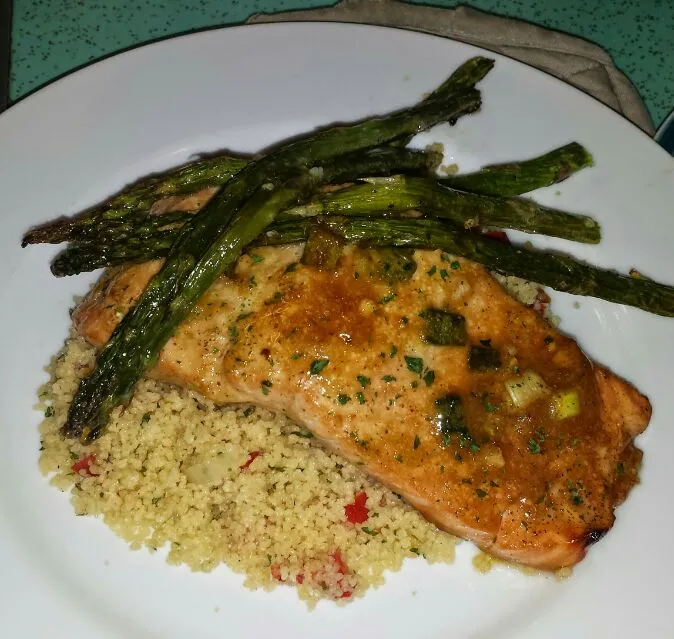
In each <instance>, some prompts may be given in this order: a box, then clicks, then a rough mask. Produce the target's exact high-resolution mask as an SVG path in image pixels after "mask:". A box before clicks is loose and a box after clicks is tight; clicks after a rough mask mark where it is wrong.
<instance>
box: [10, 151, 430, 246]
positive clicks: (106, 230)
mask: <svg viewBox="0 0 674 639" xmlns="http://www.w3.org/2000/svg"><path fill="white" fill-rule="evenodd" d="M229 159H230V160H233V158H229ZM441 161H442V154H441V153H439V152H437V151H432V150H424V151H418V150H413V149H401V148H392V147H378V148H374V149H369V150H367V151H365V152H357V153H349V154H346V155H344V156H341V157H338V158H335V160H334V161H332V162H331V163H330V166H327V167H326V168H325V170H327V171H329V172H330V173H331V175H332V176H333V180H334V181H336V182H342V181H349V180H353V179H355V178H357V177H359V176H361V175H375V176H386V175H391V174H392V173H398V172H401V173H409V174H411V175H430V174H433V173H434V172H435V170H436V169H437V167H438V166H439V165H440V162H441ZM242 166H243V161H241V167H240V168H242ZM317 170H319V169H318V167H317ZM320 170H323V169H322V168H321V169H320ZM202 173H203V171H202ZM190 175H192V174H190ZM229 177H231V173H230V175H229ZM229 177H228V178H227V179H229ZM175 179H177V178H175ZM167 184H169V185H170V186H167ZM193 184H194V182H193ZM221 184H222V183H220V184H218V185H219V186H221ZM162 185H163V186H161V188H162V189H163V191H162V193H167V192H168V190H169V188H170V189H173V193H177V191H176V190H175V189H176V188H177V187H176V185H175V180H166V181H165V182H163V183H162ZM210 186H213V184H212V183H211V184H210ZM144 188H145V187H144ZM147 188H149V187H147ZM152 188H153V189H155V188H156V187H152ZM156 193H157V191H154V190H153V194H155V195H154V196H153V197H155V199H160V198H161V197H164V195H161V196H157V195H156ZM119 198H126V200H127V201H131V200H133V201H134V202H135V203H136V204H138V203H139V202H140V201H141V200H140V199H138V198H137V194H135V193H134V194H131V195H129V194H125V193H122V194H121V195H120V196H118V199H119ZM149 201H150V200H149V199H146V200H143V202H145V203H148V202H149ZM188 219H189V214H187V213H182V212H171V213H162V214H157V215H154V214H152V213H151V212H150V206H147V207H146V208H136V209H134V208H132V207H131V206H129V207H128V208H119V207H118V208H113V209H109V210H103V209H101V210H99V212H98V213H97V212H95V211H94V210H92V211H89V212H87V213H85V214H84V215H81V216H77V217H74V218H68V219H65V220H57V221H56V222H50V223H48V224H46V225H43V226H40V227H37V228H35V229H32V230H31V231H29V232H28V233H27V234H26V235H25V236H24V238H23V246H26V245H27V244H43V243H52V244H58V243H60V242H64V241H71V242H72V241H75V242H85V241H96V242H106V243H117V242H119V241H121V240H123V239H124V238H126V237H129V238H131V237H138V235H139V234H144V235H150V234H153V233H155V232H156V231H158V230H161V229H162V228H166V227H167V226H170V225H174V224H175V225H182V224H183V223H184V222H185V221H187V220H188Z"/></svg>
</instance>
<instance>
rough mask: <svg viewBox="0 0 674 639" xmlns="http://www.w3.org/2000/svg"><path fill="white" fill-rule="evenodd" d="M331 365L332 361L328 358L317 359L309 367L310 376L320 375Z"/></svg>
mask: <svg viewBox="0 0 674 639" xmlns="http://www.w3.org/2000/svg"><path fill="white" fill-rule="evenodd" d="M329 363H330V360H329V359H328V358H327V357H321V359H315V360H314V361H313V362H311V366H309V375H318V374H319V373H320V372H321V371H322V370H323V369H324V368H325V367H326V366H327V365H328V364H329Z"/></svg>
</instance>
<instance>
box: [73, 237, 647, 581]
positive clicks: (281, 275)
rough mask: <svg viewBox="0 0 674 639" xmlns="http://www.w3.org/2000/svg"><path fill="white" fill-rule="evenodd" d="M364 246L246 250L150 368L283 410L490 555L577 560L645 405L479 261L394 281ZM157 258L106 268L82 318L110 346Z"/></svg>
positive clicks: (603, 509)
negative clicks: (307, 251)
mask: <svg viewBox="0 0 674 639" xmlns="http://www.w3.org/2000/svg"><path fill="white" fill-rule="evenodd" d="M368 255H369V254H368V253H367V251H364V250H363V249H357V248H354V247H347V248H346V249H345V251H344V254H343V255H342V257H341V259H340V261H339V264H338V266H337V268H336V270H335V271H330V272H326V271H321V270H317V269H315V268H311V267H308V266H304V265H302V264H300V263H299V258H300V256H301V248H298V247H296V246H285V247H267V248H260V249H255V250H254V252H253V253H252V254H248V255H244V256H243V257H242V258H241V259H240V260H239V263H238V265H237V268H236V271H235V273H234V274H232V276H231V277H222V278H220V279H219V280H218V281H217V282H216V283H215V284H214V285H213V286H212V287H211V288H210V289H209V291H208V292H207V294H206V295H205V296H204V297H203V299H202V300H201V301H200V303H199V305H198V307H197V308H196V309H195V310H194V312H193V313H192V315H191V316H190V317H189V318H188V320H187V321H185V322H184V323H183V325H182V326H181V327H180V328H179V330H178V331H177V332H176V334H175V336H174V337H173V338H172V339H171V340H170V342H168V343H167V344H166V346H165V347H164V349H163V351H162V353H161V357H160V360H159V362H158V364H157V365H156V367H155V368H154V370H152V371H151V373H150V374H151V375H152V377H154V378H156V379H158V380H163V381H166V382H169V383H173V384H179V385H181V386H185V387H189V388H190V389H193V390H195V391H197V392H199V393H201V394H203V395H205V396H206V397H208V398H210V399H212V400H214V401H215V402H218V403H221V404H227V403H238V402H243V403H252V404H257V405H260V406H264V407H266V408H269V409H272V410H277V411H282V412H283V413H285V414H286V415H288V416H289V417H291V418H292V419H294V420H296V421H297V422H298V423H301V424H302V425H304V426H306V427H307V428H308V429H310V430H311V431H312V432H313V433H314V434H315V435H316V436H317V437H318V438H320V439H321V440H322V441H323V442H324V443H325V444H327V445H328V446H329V447H331V448H332V449H333V450H335V451H338V452H339V453H341V454H342V455H343V456H344V457H346V458H348V459H350V460H351V461H353V462H356V463H358V464H361V465H362V468H363V469H364V470H365V471H366V472H367V473H369V474H370V475H371V476H373V477H375V478H377V479H378V480H379V481H381V482H382V483H383V484H385V485H387V486H388V487H390V488H391V489H392V490H394V491H395V492H397V493H399V494H400V495H402V496H403V497H404V498H405V499H406V500H407V501H408V502H409V503H410V504H411V505H412V506H414V507H415V508H417V509H418V510H419V511H420V512H421V513H422V514H423V515H424V516H425V517H426V518H428V519H429V520H431V521H433V522H435V524H437V525H438V526H439V527H440V528H442V529H444V530H446V531H448V532H450V533H453V534H455V535H457V536H459V537H462V538H465V539H468V540H470V541H472V542H474V543H475V544H476V545H477V546H479V547H480V548H481V549H482V550H484V551H486V552H488V553H490V554H492V555H495V556H497V557H500V558H503V559H506V560H509V561H514V562H518V563H521V564H525V565H529V566H533V567H536V568H541V569H550V570H553V569H557V568H560V567H564V566H570V565H573V564H575V563H577V562H578V561H580V560H581V559H582V558H583V557H584V555H585V553H586V549H587V547H588V546H589V545H590V544H591V543H593V542H595V541H597V540H598V539H599V538H600V537H601V536H602V535H603V534H604V533H605V532H606V531H607V530H608V529H609V528H611V526H612V524H613V522H614V508H615V506H616V505H618V504H619V503H620V502H621V501H622V500H623V499H624V498H625V497H626V495H627V493H628V491H629V490H630V488H631V487H632V486H633V485H634V484H635V482H636V481H637V473H638V467H639V464H640V460H641V452H640V451H639V450H638V449H637V448H635V446H634V445H633V443H632V440H633V438H634V437H635V436H636V435H638V434H639V433H640V432H642V431H643V430H644V428H645V427H646V426H647V424H648V421H649V419H650V413H651V410H650V405H649V402H648V400H647V399H646V398H645V397H644V396H643V395H641V394H640V393H639V392H638V391H637V390H636V389H634V388H633V387H632V386H631V385H630V384H628V383H627V382H625V381H623V380H621V379H619V378H617V377H616V376H615V375H613V374H612V373H611V372H609V371H607V370H606V369H604V368H602V367H601V366H598V365H596V364H594V363H593V362H591V361H590V360H589V359H588V358H587V357H586V356H585V355H584V354H583V352H582V351H581V350H580V348H579V347H578V345H577V344H576V343H575V342H574V341H573V340H572V339H570V338H568V337H566V336H564V335H563V334H561V333H559V332H558V331H557V330H555V329H554V328H553V327H552V326H551V325H550V324H549V323H548V322H547V321H546V320H545V319H544V318H543V317H541V316H540V314H538V313H537V312H535V311H534V310H532V309H531V308H529V307H527V306H524V305H522V304H521V303H519V302H518V301H516V300H515V299H513V298H512V297H511V296H510V295H509V294H508V293H507V292H506V291H505V289H504V288H503V287H502V286H501V285H500V284H499V283H498V282H497V281H496V280H495V279H494V278H493V277H492V276H491V275H490V274H489V273H488V272H487V271H486V270H485V269H484V268H482V267H481V266H479V265H477V264H474V263H472V262H469V261H466V260H462V259H454V258H450V257H449V256H447V255H444V254H442V253H441V252H439V251H416V252H415V253H414V256H413V258H414V262H415V263H416V270H414V272H413V273H410V276H409V277H408V278H407V279H405V280H404V281H397V282H391V281H387V280H386V279H381V278H379V277H375V276H371V274H370V273H367V272H366V271H367V269H363V264H367V263H368V262H367V259H369V257H368ZM159 267H160V263H159V262H149V263H145V264H140V265H137V266H131V267H126V268H123V269H118V270H113V271H110V272H109V273H107V274H106V275H104V276H103V278H102V279H101V280H100V281H99V282H98V284H97V285H96V286H95V287H94V288H93V289H92V291H91V292H90V294H89V295H88V296H87V298H86V299H85V300H84V301H83V302H82V303H81V305H80V306H79V307H78V308H77V309H76V311H75V313H74V316H73V319H74V323H75V326H76V328H77V330H78V331H79V333H80V334H81V335H82V336H84V337H85V338H86V339H87V340H88V341H90V342H91V343H92V344H94V345H101V344H103V343H105V341H106V340H107V339H108V338H109V336H110V334H111V332H112V331H113V329H114V327H115V325H116V324H117V322H118V321H119V319H120V318H121V317H122V316H123V315H124V313H125V312H126V311H127V310H128V309H129V307H130V306H131V305H132V304H133V302H134V300H135V299H136V298H137V297H138V295H139V294H140V293H141V292H142V290H143V288H144V287H145V285H146V284H147V282H148V281H149V279H150V278H151V277H152V276H153V274H154V273H155V272H156V271H157V270H158V269H159ZM439 328H440V329H442V330H441V331H440V333H438V329H439ZM446 329H447V330H449V329H451V330H449V332H447V330H446ZM443 331H445V332H443ZM438 342H440V343H438Z"/></svg>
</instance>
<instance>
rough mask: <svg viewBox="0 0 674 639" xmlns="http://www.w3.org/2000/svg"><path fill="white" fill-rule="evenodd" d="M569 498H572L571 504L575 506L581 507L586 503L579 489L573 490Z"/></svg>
mask: <svg viewBox="0 0 674 639" xmlns="http://www.w3.org/2000/svg"><path fill="white" fill-rule="evenodd" d="M569 497H570V498H571V503H572V504H573V505H574V506H580V505H581V504H582V503H583V501H584V500H583V498H582V497H581V496H580V493H579V492H578V489H577V488H571V489H570V490H569Z"/></svg>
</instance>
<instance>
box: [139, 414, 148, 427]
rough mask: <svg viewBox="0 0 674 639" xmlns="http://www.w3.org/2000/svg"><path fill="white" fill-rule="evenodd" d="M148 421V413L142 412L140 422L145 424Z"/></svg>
mask: <svg viewBox="0 0 674 639" xmlns="http://www.w3.org/2000/svg"><path fill="white" fill-rule="evenodd" d="M149 421H150V413H143V416H142V417H141V418H140V423H141V424H147V423H148V422H149Z"/></svg>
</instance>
